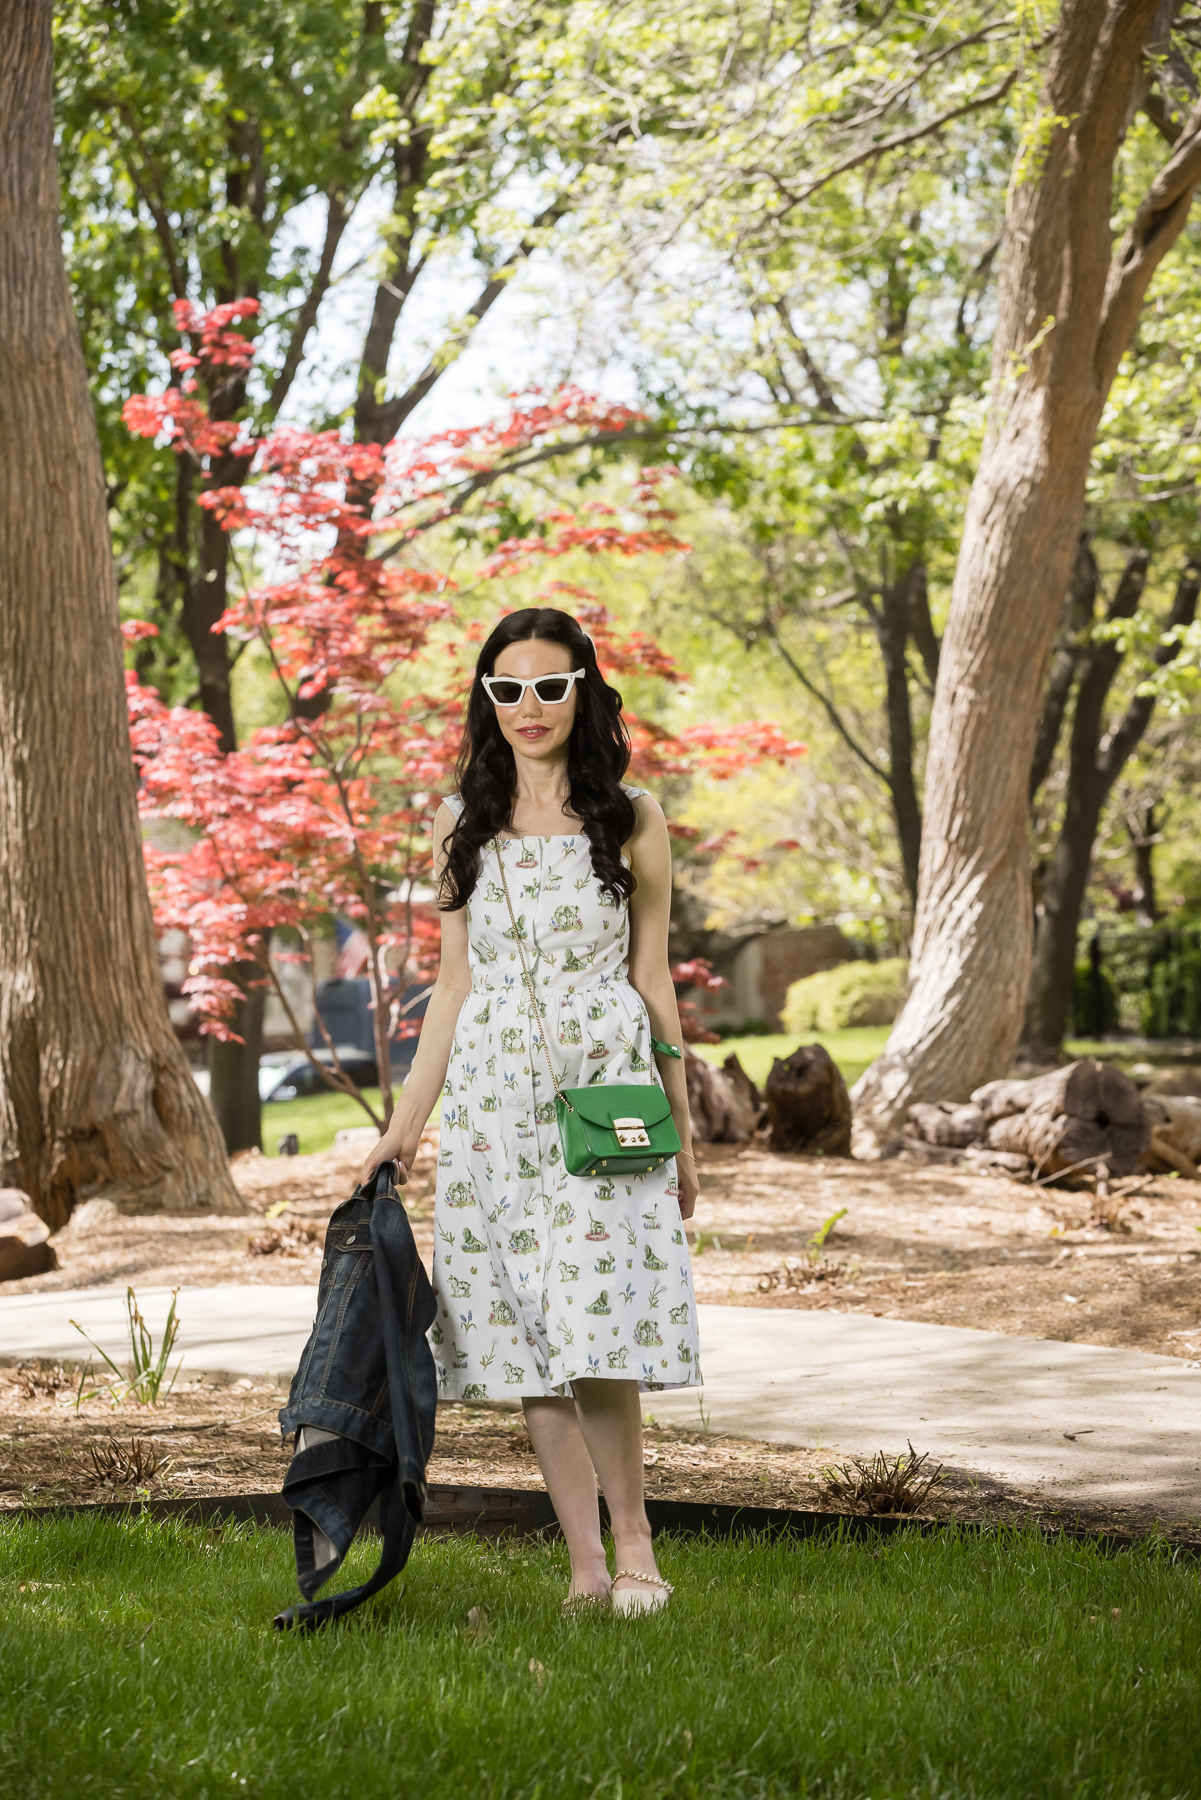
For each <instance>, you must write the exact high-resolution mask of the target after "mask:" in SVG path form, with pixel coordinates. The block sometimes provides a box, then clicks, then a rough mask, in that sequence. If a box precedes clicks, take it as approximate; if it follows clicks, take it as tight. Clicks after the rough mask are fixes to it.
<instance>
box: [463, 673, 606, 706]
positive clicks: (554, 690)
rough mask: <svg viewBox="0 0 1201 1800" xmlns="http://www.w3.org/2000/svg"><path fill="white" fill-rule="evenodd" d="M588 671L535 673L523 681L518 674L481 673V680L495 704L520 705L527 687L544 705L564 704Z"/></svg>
mask: <svg viewBox="0 0 1201 1800" xmlns="http://www.w3.org/2000/svg"><path fill="white" fill-rule="evenodd" d="M586 673H587V670H585V669H573V670H572V671H571V673H570V675H535V677H534V679H533V680H532V681H523V680H522V679H521V677H520V676H518V675H481V676H480V680H481V681H482V682H483V684H484V687H485V689H486V690H487V694H488V698H489V699H490V700H491V702H492V704H493V706H504V707H509V706H520V705H521V702H522V701H523V700H524V699H525V690H526V689H527V688H533V690H534V698H535V699H536V700H538V701H539V702H540V703H541V704H542V705H543V706H562V704H563V702H564V700H566V698H567V696H568V695H569V694H570V692H571V690H572V688H573V687H574V686H575V684H576V682H577V681H582V680H583V679H584V676H585V674H586Z"/></svg>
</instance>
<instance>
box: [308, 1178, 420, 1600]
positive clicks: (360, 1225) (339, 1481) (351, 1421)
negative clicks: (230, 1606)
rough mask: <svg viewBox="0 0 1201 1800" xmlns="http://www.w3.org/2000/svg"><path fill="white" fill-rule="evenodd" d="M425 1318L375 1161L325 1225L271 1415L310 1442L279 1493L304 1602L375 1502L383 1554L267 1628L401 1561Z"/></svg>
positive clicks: (388, 1185) (349, 1596)
mask: <svg viewBox="0 0 1201 1800" xmlns="http://www.w3.org/2000/svg"><path fill="white" fill-rule="evenodd" d="M436 1314H437V1305H436V1302H435V1300H434V1291H433V1288H432V1287H431V1286H430V1282H429V1277H428V1276H427V1275H426V1272H425V1269H424V1268H423V1266H422V1263H421V1258H420V1257H419V1256H418V1254H417V1246H416V1243H415V1242H414V1240H413V1231H412V1227H411V1226H410V1224H409V1220H408V1215H407V1214H406V1212H405V1209H404V1207H403V1205H402V1204H401V1203H400V1199H399V1195H398V1194H397V1191H396V1187H395V1165H394V1164H392V1163H384V1164H382V1165H381V1167H380V1169H379V1170H378V1172H377V1175H376V1178H375V1180H374V1181H373V1182H372V1184H371V1188H370V1190H367V1189H364V1188H362V1187H360V1188H356V1190H355V1192H354V1194H353V1195H352V1196H351V1198H350V1199H349V1200H347V1201H346V1202H345V1204H344V1205H342V1206H340V1207H339V1208H338V1210H337V1211H336V1212H335V1213H334V1216H333V1218H332V1219H331V1220H330V1224H329V1230H328V1232H327V1233H326V1239H325V1254H324V1257H323V1260H322V1264H321V1282H320V1286H319V1288H318V1291H317V1318H316V1321H315V1323H314V1325H313V1329H312V1332H311V1334H310V1336H309V1341H308V1343H307V1344H306V1346H305V1350H304V1355H303V1356H302V1357H301V1359H300V1367H299V1368H298V1369H297V1371H296V1375H295V1378H294V1380H293V1382H292V1388H291V1392H290V1393H289V1395H288V1404H287V1405H286V1406H285V1407H284V1409H283V1410H282V1412H281V1413H280V1415H279V1422H280V1428H281V1430H282V1431H284V1432H290V1431H295V1432H296V1433H297V1434H298V1445H299V1433H300V1432H301V1430H302V1429H303V1428H304V1427H305V1426H309V1427H317V1435H318V1436H319V1438H320V1439H321V1441H320V1442H318V1443H316V1444H314V1445H313V1446H312V1447H311V1448H304V1447H298V1449H297V1453H296V1455H295V1456H294V1457H293V1459H292V1462H291V1464H290V1466H289V1469H288V1473H287V1476H286V1477H285V1480H284V1489H283V1493H284V1499H285V1500H286V1501H287V1502H288V1504H289V1505H290V1506H291V1507H292V1509H293V1527H294V1536H295V1542H296V1570H297V1579H298V1581H299V1583H300V1589H301V1592H302V1593H303V1594H304V1595H305V1598H306V1599H311V1598H312V1596H313V1594H315V1593H316V1592H317V1590H318V1589H319V1588H320V1587H322V1586H323V1585H324V1583H325V1582H326V1581H328V1580H329V1578H330V1576H331V1575H333V1574H335V1573H336V1571H337V1569H338V1568H339V1567H340V1566H341V1563H342V1561H343V1558H344V1557H345V1555H346V1552H347V1551H348V1550H349V1548H350V1545H351V1543H352V1541H353V1539H354V1536H355V1533H356V1531H357V1530H358V1528H359V1526H360V1525H361V1524H362V1522H363V1519H364V1517H365V1516H366V1513H367V1511H368V1509H369V1508H370V1507H371V1505H372V1504H373V1502H374V1501H375V1500H376V1499H379V1501H380V1526H381V1529H382V1531H383V1536H384V1547H383V1552H382V1555H381V1558H380V1564H379V1567H378V1568H377V1570H376V1572H375V1574H374V1576H373V1577H372V1578H371V1580H370V1581H369V1582H366V1583H364V1584H363V1586H362V1587H360V1588H351V1589H349V1590H348V1591H347V1592H345V1593H341V1594H337V1595H334V1596H333V1597H332V1598H331V1599H328V1600H323V1601H320V1602H318V1603H316V1604H315V1605H309V1606H300V1607H292V1608H289V1609H288V1611H287V1612H283V1613H280V1614H279V1616H278V1617H277V1619H276V1621H275V1622H276V1624H277V1625H279V1626H281V1627H285V1626H289V1625H303V1626H311V1625H315V1624H321V1623H324V1622H325V1621H326V1620H327V1619H331V1618H336V1617H337V1616H339V1614H341V1613H343V1612H348V1611H350V1609H351V1608H352V1607H354V1606H357V1605H359V1604H360V1603H361V1602H362V1601H363V1600H365V1599H366V1598H367V1597H368V1595H369V1594H372V1593H376V1592H378V1590H379V1589H380V1588H381V1587H383V1586H384V1585H385V1583H386V1582H388V1581H390V1580H391V1579H392V1577H393V1575H395V1574H396V1573H398V1571H399V1570H400V1569H401V1568H403V1566H404V1564H405V1561H406V1560H407V1558H408V1553H409V1549H410V1547H411V1545H412V1541H413V1536H414V1533H415V1531H416V1528H417V1525H418V1524H419V1522H420V1520H421V1511H422V1505H423V1502H424V1500H425V1467H426V1463H427V1462H428V1461H429V1456H430V1451H431V1450H432V1449H433V1444H434V1414H435V1407H436V1403H437V1378H436V1375H435V1372H434V1359H433V1354H432V1352H431V1351H430V1347H429V1344H428V1342H427V1339H426V1333H427V1331H428V1330H429V1328H430V1326H431V1325H432V1324H433V1322H434V1318H435V1316H436ZM314 1528H315V1530H314ZM317 1547H320V1550H321V1552H322V1554H318V1553H317Z"/></svg>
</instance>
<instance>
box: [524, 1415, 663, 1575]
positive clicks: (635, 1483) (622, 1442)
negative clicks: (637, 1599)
mask: <svg viewBox="0 0 1201 1800" xmlns="http://www.w3.org/2000/svg"><path fill="white" fill-rule="evenodd" d="M572 1388H573V1391H574V1393H575V1401H576V1409H577V1411H578V1413H579V1420H580V1430H581V1432H582V1435H583V1441H584V1443H585V1444H586V1445H587V1449H588V1455H589V1457H590V1458H591V1460H592V1466H593V1467H594V1468H595V1470H596V1472H597V1474H598V1475H599V1476H600V1484H601V1488H602V1489H603V1491H604V1496H605V1503H606V1505H607V1506H608V1508H609V1519H610V1522H611V1524H612V1527H613V1552H614V1558H615V1562H614V1567H615V1568H617V1569H633V1570H636V1571H637V1572H638V1573H639V1574H640V1575H654V1576H658V1573H659V1570H658V1567H657V1565H656V1563H655V1552H654V1550H653V1548H652V1546H651V1528H650V1523H649V1521H648V1519H647V1516H646V1500H645V1494H644V1489H643V1475H642V1406H641V1403H640V1402H639V1398H638V1384H637V1382H634V1381H603V1380H583V1381H576V1382H573V1383H572ZM548 1485H549V1484H548ZM642 1585H643V1584H642V1583H640V1582H635V1581H620V1582H615V1583H614V1586H615V1587H617V1588H619V1589H621V1588H636V1587H640V1586H642Z"/></svg>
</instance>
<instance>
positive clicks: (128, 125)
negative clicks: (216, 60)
mask: <svg viewBox="0 0 1201 1800" xmlns="http://www.w3.org/2000/svg"><path fill="white" fill-rule="evenodd" d="M110 104H112V105H113V108H114V110H115V111H116V112H117V114H118V115H119V116H120V118H121V120H122V121H123V123H124V125H125V129H126V130H127V131H128V132H129V135H130V137H131V138H132V139H133V141H134V143H135V144H136V145H137V147H138V150H139V152H140V154H141V156H142V166H141V168H139V167H138V165H137V161H136V159H135V158H133V157H131V156H130V154H129V152H128V150H127V151H126V154H125V161H126V165H127V167H128V169H129V172H130V174H131V175H132V177H133V184H134V186H135V187H136V188H137V190H138V192H139V194H141V196H142V199H143V200H144V201H145V203H146V209H147V211H148V212H149V214H150V217H151V218H152V219H153V220H154V229H155V232H156V234H157V236H158V240H159V243H160V244H161V245H162V250H163V255H164V257H165V258H166V261H167V274H168V277H169V278H170V282H171V292H172V293H173V294H174V295H175V298H176V299H177V300H185V299H186V298H187V293H188V283H187V278H186V277H185V275H184V272H183V270H182V269H181V268H180V265H179V259H178V257H177V256H176V254H175V234H174V233H173V232H172V230H171V226H170V223H169V221H168V219H167V198H166V195H165V194H164V193H163V184H162V180H161V178H160V176H159V172H158V169H157V167H156V166H155V162H154V158H153V157H152V156H151V154H150V152H149V150H148V149H147V148H146V145H145V144H144V143H143V141H142V134H141V132H140V131H139V130H138V127H137V124H136V122H135V120H134V118H133V115H132V113H131V112H130V110H129V108H128V106H126V105H125V103H124V101H122V100H118V101H115V102H110ZM147 174H148V175H149V178H150V179H149V182H148V181H147V179H146V177H147ZM152 189H153V191H152Z"/></svg>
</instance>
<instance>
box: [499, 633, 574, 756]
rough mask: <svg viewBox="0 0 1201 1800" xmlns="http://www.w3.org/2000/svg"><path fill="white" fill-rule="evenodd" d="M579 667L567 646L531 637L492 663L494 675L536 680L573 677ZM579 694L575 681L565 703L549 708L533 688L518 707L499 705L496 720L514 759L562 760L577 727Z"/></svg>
mask: <svg viewBox="0 0 1201 1800" xmlns="http://www.w3.org/2000/svg"><path fill="white" fill-rule="evenodd" d="M576 666H577V665H576V663H575V660H574V658H573V657H572V654H571V651H570V650H569V649H568V648H567V646H566V644H551V643H547V642H546V640H545V639H543V638H529V639H527V640H526V641H525V642H523V643H520V644H509V645H507V646H506V648H505V649H504V650H502V651H501V653H500V655H499V656H498V657H497V659H496V662H495V663H494V664H493V668H492V673H493V675H494V676H496V675H515V676H517V677H518V679H519V680H522V681H533V680H535V679H536V678H537V677H538V676H539V675H567V674H570V673H571V671H572V670H573V669H574V668H575V667H576ZM578 694H579V683H578V682H576V681H573V682H572V684H571V688H570V691H569V693H568V695H567V698H566V700H563V701H560V702H559V703H558V704H557V705H548V704H545V703H544V702H542V701H540V700H539V699H538V697H537V695H536V694H535V692H534V690H533V688H526V690H525V692H524V694H523V695H522V697H521V700H520V702H519V704H518V705H516V706H498V707H497V708H496V720H497V723H498V725H499V726H500V729H501V735H502V737H504V738H505V740H506V741H507V742H508V743H509V744H511V745H512V747H513V754H514V756H520V757H524V758H526V760H527V761H528V762H556V761H561V760H562V758H563V757H564V756H565V755H566V753H567V740H568V738H569V737H570V736H571V728H572V726H573V725H574V724H575V715H576V707H577V705H578V704H579V702H578ZM489 704H492V703H491V702H489Z"/></svg>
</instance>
